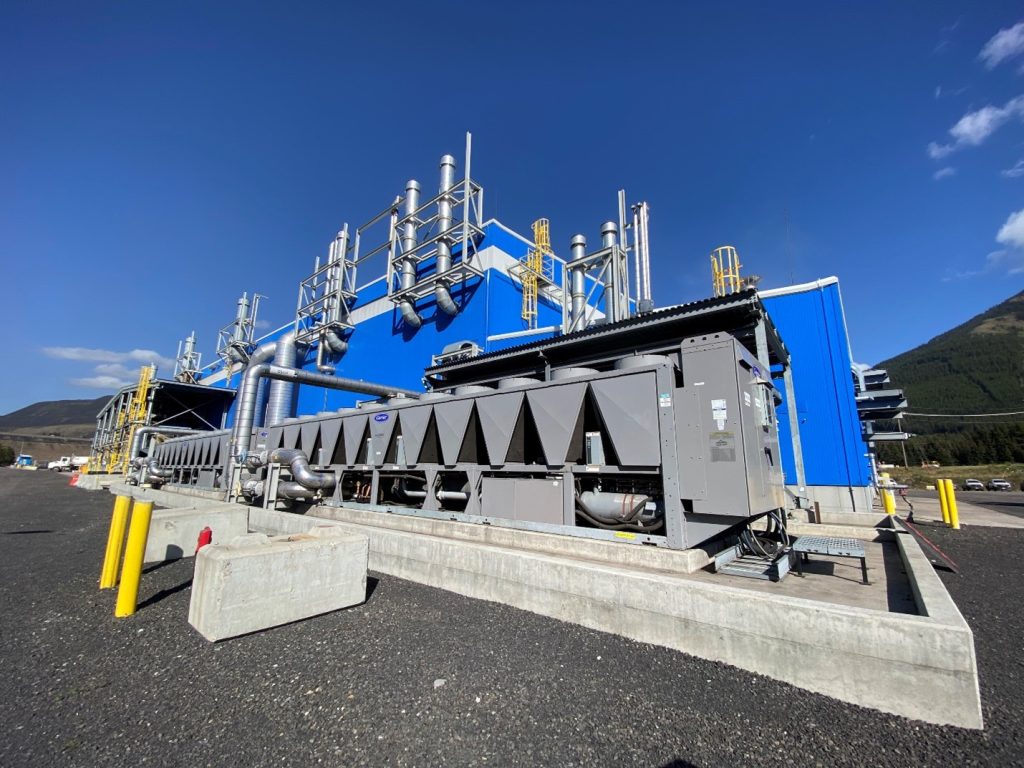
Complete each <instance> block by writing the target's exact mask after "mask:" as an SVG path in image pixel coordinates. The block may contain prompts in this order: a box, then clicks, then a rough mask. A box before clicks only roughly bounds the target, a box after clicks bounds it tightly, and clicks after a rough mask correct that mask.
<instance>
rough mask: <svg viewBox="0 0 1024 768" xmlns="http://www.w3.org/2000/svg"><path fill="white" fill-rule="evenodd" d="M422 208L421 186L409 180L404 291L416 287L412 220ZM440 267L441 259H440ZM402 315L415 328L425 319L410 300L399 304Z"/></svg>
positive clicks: (414, 239)
mask: <svg viewBox="0 0 1024 768" xmlns="http://www.w3.org/2000/svg"><path fill="white" fill-rule="evenodd" d="M419 207H420V184H419V182H418V181H416V180H415V179H409V181H407V182H406V183H405V215H406V218H407V219H408V220H407V221H406V222H405V224H404V225H403V227H402V253H404V254H406V258H404V259H402V276H401V282H400V283H399V286H400V287H401V289H402V290H403V291H404V290H406V289H408V288H412V287H413V286H414V285H416V259H415V258H414V257H413V255H412V251H413V249H414V248H415V247H416V222H415V220H414V219H413V218H412V217H413V216H414V215H415V213H416V211H417V210H418V209H419ZM438 264H439V265H440V257H439V259H438ZM398 309H399V311H401V313H402V319H403V320H405V322H406V323H407V324H408V325H410V326H411V327H413V328H419V327H420V326H421V325H422V324H423V319H422V318H421V317H420V316H419V314H417V312H416V309H415V307H413V305H412V301H411V300H410V299H407V298H406V299H402V301H401V302H399V304H398Z"/></svg>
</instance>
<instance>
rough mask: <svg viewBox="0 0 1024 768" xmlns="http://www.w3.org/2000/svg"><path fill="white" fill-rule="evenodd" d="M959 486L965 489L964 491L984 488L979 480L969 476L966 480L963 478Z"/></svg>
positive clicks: (982, 489)
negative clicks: (962, 482)
mask: <svg viewBox="0 0 1024 768" xmlns="http://www.w3.org/2000/svg"><path fill="white" fill-rule="evenodd" d="M960 488H961V489H962V490H965V491H984V490H985V486H984V484H983V483H982V482H981V480H975V479H974V478H971V477H969V478H967V479H966V480H964V484H963V485H961V486H960Z"/></svg>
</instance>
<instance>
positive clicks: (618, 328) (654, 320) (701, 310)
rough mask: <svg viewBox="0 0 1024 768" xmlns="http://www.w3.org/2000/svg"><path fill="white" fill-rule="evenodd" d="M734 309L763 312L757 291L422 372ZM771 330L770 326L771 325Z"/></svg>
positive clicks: (435, 370) (608, 325)
mask: <svg viewBox="0 0 1024 768" xmlns="http://www.w3.org/2000/svg"><path fill="white" fill-rule="evenodd" d="M737 308H750V309H751V310H756V311H759V312H761V313H762V314H766V313H764V307H763V305H762V304H761V301H760V299H758V297H757V291H756V290H755V289H753V288H748V289H746V290H743V291H738V292H736V293H731V294H728V295H726V296H715V297H711V298H707V299H700V300H699V301H691V302H689V303H687V304H678V305H676V306H674V307H667V308H665V309H660V310H655V311H654V312H651V313H650V314H647V315H638V316H637V317H631V318H628V319H626V320H622V321H620V322H618V323H609V324H606V325H597V326H593V327H590V328H585V329H584V330H582V331H575V332H573V333H567V334H564V335H562V336H555V337H554V338H550V339H538V340H537V341H531V342H527V343H525V344H520V345H518V346H514V347H506V348H505V349H499V350H496V351H494V352H488V353H487V354H486V355H479V356H477V357H472V358H469V359H466V360H461V361H457V362H453V363H447V364H441V365H436V366H434V367H432V368H427V369H426V371H425V374H426V375H428V376H429V375H432V374H439V373H443V372H445V371H454V370H458V369H462V368H468V367H472V366H474V365H477V364H480V363H486V362H490V361H492V360H500V359H502V358H504V357H514V356H516V355H521V354H523V353H526V352H531V351H540V350H544V349H551V348H553V347H558V346H563V345H567V344H572V343H574V342H576V341H580V340H583V339H589V338H593V337H597V336H604V335H611V334H616V333H619V332H622V331H626V330H631V329H635V328H641V327H644V326H653V325H658V324H660V323H664V322H668V321H671V320H678V319H680V318H684V317H692V316H697V315H702V314H707V313H710V312H717V311H722V310H726V309H737ZM771 328H772V330H773V331H774V326H771Z"/></svg>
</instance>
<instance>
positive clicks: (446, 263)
mask: <svg viewBox="0 0 1024 768" xmlns="http://www.w3.org/2000/svg"><path fill="white" fill-rule="evenodd" d="M454 184H455V158H454V157H452V156H451V155H445V156H444V157H442V158H441V188H440V189H439V190H438V192H440V194H441V197H440V198H439V199H438V201H437V231H438V232H440V233H442V235H443V236H442V237H441V239H440V240H438V241H437V274H438V275H441V274H444V273H445V272H447V271H448V270H449V269H451V268H452V246H451V242H450V241H449V239H448V236H447V235H445V234H444V233H445V232H447V231H448V230H449V229H451V226H452V200H451V197H450V196H449V195H448V193H449V192H450V191H451V188H452V186H453V185H454ZM462 258H466V254H462ZM434 298H435V299H437V306H439V307H440V308H441V310H442V311H443V312H444V313H445V314H448V315H454V314H456V313H457V312H458V311H459V308H458V307H457V306H455V302H454V301H452V295H451V293H450V292H449V291H448V286H447V285H446V284H445V283H443V282H441V281H440V280H438V282H437V284H436V285H435V286H434Z"/></svg>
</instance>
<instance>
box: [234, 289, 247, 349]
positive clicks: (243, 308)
mask: <svg viewBox="0 0 1024 768" xmlns="http://www.w3.org/2000/svg"><path fill="white" fill-rule="evenodd" d="M248 321H249V294H248V293H243V294H242V298H240V299H239V300H238V311H237V312H236V313H235V333H234V338H233V340H234V341H237V342H243V341H245V325H246V323H247V322H248Z"/></svg>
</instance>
